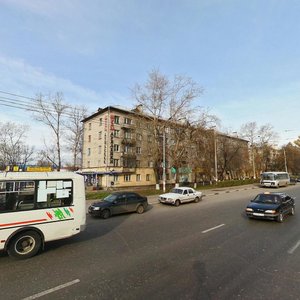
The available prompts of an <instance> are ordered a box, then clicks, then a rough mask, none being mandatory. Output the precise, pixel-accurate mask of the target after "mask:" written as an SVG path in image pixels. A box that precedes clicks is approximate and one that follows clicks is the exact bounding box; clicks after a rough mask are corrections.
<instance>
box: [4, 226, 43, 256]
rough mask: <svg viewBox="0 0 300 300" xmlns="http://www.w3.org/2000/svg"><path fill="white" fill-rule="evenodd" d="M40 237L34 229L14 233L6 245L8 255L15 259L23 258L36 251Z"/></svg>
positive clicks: (40, 243)
mask: <svg viewBox="0 0 300 300" xmlns="http://www.w3.org/2000/svg"><path fill="white" fill-rule="evenodd" d="M41 246H42V238H41V236H40V235H39V234H38V233H37V232H35V231H27V232H22V233H20V234H18V235H16V236H15V237H14V238H13V239H12V240H11V241H10V243H9V245H8V249H7V252H8V255H9V256H11V257H14V258H16V259H25V258H29V257H32V256H34V255H36V254H37V253H38V251H39V250H40V249H41Z"/></svg>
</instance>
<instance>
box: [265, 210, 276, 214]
mask: <svg viewBox="0 0 300 300" xmlns="http://www.w3.org/2000/svg"><path fill="white" fill-rule="evenodd" d="M265 213H267V214H276V210H273V209H268V210H266V211H265Z"/></svg>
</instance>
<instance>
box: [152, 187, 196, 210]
mask: <svg viewBox="0 0 300 300" xmlns="http://www.w3.org/2000/svg"><path fill="white" fill-rule="evenodd" d="M200 200H202V193H201V192H198V191H196V190H194V189H192V188H190V187H177V188H174V189H172V190H171V191H170V192H169V193H166V194H162V195H159V198H158V201H159V202H160V203H168V204H173V205H175V206H179V205H180V204H181V203H185V202H192V201H194V202H199V201H200Z"/></svg>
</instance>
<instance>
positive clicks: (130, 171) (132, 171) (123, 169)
mask: <svg viewBox="0 0 300 300" xmlns="http://www.w3.org/2000/svg"><path fill="white" fill-rule="evenodd" d="M135 170H136V168H133V167H130V168H129V167H123V168H122V172H123V173H135Z"/></svg>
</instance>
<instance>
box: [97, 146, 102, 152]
mask: <svg viewBox="0 0 300 300" xmlns="http://www.w3.org/2000/svg"><path fill="white" fill-rule="evenodd" d="M101 152H102V146H101V145H100V146H98V154H101Z"/></svg>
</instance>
